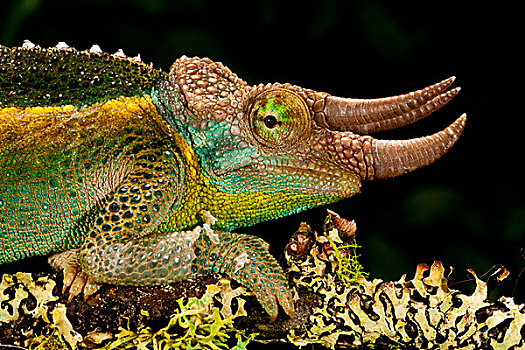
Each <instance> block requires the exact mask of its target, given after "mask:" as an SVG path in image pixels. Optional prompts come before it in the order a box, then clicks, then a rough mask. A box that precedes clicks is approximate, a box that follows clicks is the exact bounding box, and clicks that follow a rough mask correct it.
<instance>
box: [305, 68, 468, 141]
mask: <svg viewBox="0 0 525 350" xmlns="http://www.w3.org/2000/svg"><path fill="white" fill-rule="evenodd" d="M455 79H456V78H455V77H450V78H448V79H445V80H443V81H441V82H439V83H437V84H434V85H431V86H429V87H427V88H425V89H422V90H418V91H415V92H411V93H408V94H404V95H398V96H393V97H386V98H377V99H352V98H341V97H335V96H328V97H326V100H325V103H324V108H323V110H322V111H321V112H320V113H316V115H315V118H316V121H317V122H318V123H320V124H321V125H323V126H325V127H328V128H329V129H332V130H337V131H352V132H354V133H359V134H368V133H374V132H377V131H383V130H389V129H394V128H398V127H401V126H404V125H407V124H410V123H413V122H415V121H416V120H419V119H421V118H424V117H426V116H428V115H429V114H431V113H433V112H435V111H437V110H438V109H440V108H441V107H443V106H444V105H445V104H446V103H447V102H448V101H450V100H451V99H452V98H453V97H454V96H456V94H457V93H458V92H459V90H460V88H459V87H458V88H455V89H452V90H449V91H447V92H444V90H445V89H446V88H447V87H449V86H450V84H452V83H453V82H454V80H455Z"/></svg>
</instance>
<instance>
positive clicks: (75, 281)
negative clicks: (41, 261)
mask: <svg viewBox="0 0 525 350" xmlns="http://www.w3.org/2000/svg"><path fill="white" fill-rule="evenodd" d="M48 261H49V264H50V265H51V266H52V267H53V268H54V269H55V270H58V271H62V273H63V274H64V279H63V283H62V284H63V286H62V294H67V295H68V297H67V301H68V303H69V302H71V300H73V298H74V297H76V296H77V295H79V294H81V293H84V300H86V299H87V298H88V297H89V296H91V295H93V294H94V293H96V292H97V291H98V290H99V289H100V286H101V285H100V284H99V283H96V282H95V281H93V280H92V279H91V278H90V277H89V276H88V274H86V273H85V272H83V271H82V268H81V267H80V264H79V262H78V249H71V250H66V251H64V252H61V253H57V254H54V255H52V256H51V257H50V258H49V260H48ZM68 288H69V292H67V290H68Z"/></svg>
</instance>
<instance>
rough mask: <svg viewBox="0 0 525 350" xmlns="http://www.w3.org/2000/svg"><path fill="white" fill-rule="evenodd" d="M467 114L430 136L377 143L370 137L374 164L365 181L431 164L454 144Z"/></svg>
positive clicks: (383, 177) (463, 125)
mask: <svg viewBox="0 0 525 350" xmlns="http://www.w3.org/2000/svg"><path fill="white" fill-rule="evenodd" d="M466 121H467V116H466V114H463V115H461V116H460V117H459V118H458V119H457V120H456V121H455V122H454V123H452V124H451V125H449V126H448V127H447V128H445V129H444V130H442V131H439V132H437V133H435V134H433V135H429V136H424V137H418V138H415V139H410V140H376V139H374V138H372V141H371V149H370V152H371V153H372V157H371V158H372V159H373V164H372V165H371V166H369V167H368V171H367V174H368V176H367V177H368V178H369V179H373V178H377V179H385V178H390V177H395V176H398V175H402V174H405V173H407V172H409V171H412V170H415V169H418V168H421V167H423V166H426V165H429V164H430V163H432V162H434V161H435V160H437V159H438V158H440V157H441V156H442V155H444V154H445V153H447V152H448V150H449V149H450V148H451V147H452V146H453V145H454V143H456V141H457V139H458V138H459V136H460V135H461V133H462V132H463V129H464V128H465V123H466Z"/></svg>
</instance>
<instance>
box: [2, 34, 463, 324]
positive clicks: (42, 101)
mask: <svg viewBox="0 0 525 350" xmlns="http://www.w3.org/2000/svg"><path fill="white" fill-rule="evenodd" d="M454 79H455V77H451V78H449V79H445V80H443V81H441V82H439V83H436V84H433V85H430V86H428V87H426V88H424V89H421V90H417V91H415V92H411V93H408V94H402V95H396V96H393V97H386V98H378V99H357V98H342V97H337V96H332V95H331V94H329V93H325V92H317V91H314V90H311V89H307V88H302V87H300V86H296V85H292V84H288V83H284V84H282V83H269V84H258V85H249V84H248V83H247V82H245V81H244V80H242V79H241V78H239V77H238V76H237V75H236V74H234V73H233V72H232V71H231V70H230V69H229V68H227V67H226V66H225V65H223V64H222V63H220V62H215V61H213V60H211V59H209V58H199V57H186V56H182V57H180V58H179V59H177V60H176V61H175V62H174V63H173V65H172V66H171V68H170V69H169V71H168V72H165V71H163V70H162V69H156V68H153V66H152V65H151V64H149V65H148V64H146V63H144V62H143V61H142V60H141V58H140V56H137V57H128V56H126V55H125V54H124V52H123V51H122V50H119V51H117V52H116V53H115V54H109V53H106V52H103V51H102V50H101V49H100V47H99V46H97V45H93V46H92V47H91V48H90V49H88V50H83V51H80V50H76V49H74V48H72V47H69V46H68V45H67V44H65V43H63V42H61V43H59V44H57V45H56V46H54V47H49V48H42V47H40V46H38V45H35V44H33V43H31V42H30V41H27V40H26V41H25V42H24V44H23V45H22V46H19V47H6V46H0V264H4V263H10V262H14V261H18V260H20V259H24V258H26V257H31V256H37V255H52V258H50V261H59V262H60V263H57V265H59V266H60V268H62V269H63V270H64V287H68V288H70V293H71V295H73V296H76V295H78V294H80V293H81V292H82V291H83V292H84V293H85V294H88V292H90V293H91V292H93V291H94V290H95V289H96V287H97V286H99V285H101V284H104V283H107V284H116V285H159V284H166V283H170V282H173V281H178V280H184V279H191V278H195V277H197V276H201V275H206V274H213V273H217V274H225V275H227V276H229V277H231V278H232V279H234V280H237V281H238V282H239V283H241V284H242V285H244V286H246V287H247V288H248V289H249V290H250V291H251V292H253V294H254V295H255V296H256V297H257V300H258V301H259V302H260V304H261V305H262V307H263V308H264V310H266V312H267V313H268V315H269V316H270V318H271V319H272V320H275V318H276V317H277V315H278V313H279V308H281V309H282V311H284V312H285V313H286V314H287V315H289V316H290V317H293V315H294V300H293V297H292V292H291V291H290V288H289V286H288V283H287V280H286V277H285V274H284V272H283V269H282V267H281V266H280V265H279V263H278V262H277V259H275V258H274V257H273V256H272V255H271V253H270V252H269V245H268V244H267V243H266V242H265V241H264V240H263V239H261V238H259V237H256V236H253V235H246V234H242V233H235V232H234V231H235V230H237V229H239V228H242V227H246V226H249V225H253V224H256V223H259V222H262V221H265V220H271V219H275V218H279V217H283V216H287V215H290V214H293V213H297V212H300V211H304V210H307V209H309V208H313V207H317V206H321V205H326V204H330V203H334V202H336V201H339V200H342V199H344V198H348V197H350V196H352V195H354V194H356V193H358V192H359V191H360V186H361V182H362V181H363V180H371V179H384V178H391V177H395V176H398V175H402V174H404V173H407V172H409V171H412V170H415V169H417V168H420V167H423V166H426V165H428V164H430V163H432V162H434V161H435V160H436V159H438V158H440V157H441V156H442V155H443V154H445V153H446V152H447V151H448V150H449V149H450V148H451V147H452V146H453V145H454V143H455V142H456V141H457V140H458V138H459V136H460V135H461V133H462V131H463V129H464V126H465V123H466V115H465V114H462V115H461V116H460V117H459V118H458V119H457V120H455V121H454V122H453V123H452V124H450V125H449V126H448V127H446V128H445V129H443V130H441V131H438V132H436V133H434V134H431V135H429V136H423V137H418V138H414V139H409V140H382V139H377V138H374V137H372V136H370V135H369V134H372V133H375V132H379V131H383V130H389V129H393V128H398V127H401V126H404V125H407V124H409V123H413V122H415V121H417V120H419V119H421V118H423V117H426V116H428V115H429V114H431V113H433V112H434V111H436V110H438V109H440V108H441V107H442V106H443V105H445V104H446V103H447V102H449V101H450V100H451V99H452V98H453V97H454V96H455V95H456V94H457V93H458V92H459V88H453V89H448V87H449V86H450V85H451V84H452V83H453V81H454ZM53 257H56V260H52V259H53Z"/></svg>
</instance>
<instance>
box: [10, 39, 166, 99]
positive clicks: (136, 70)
mask: <svg viewBox="0 0 525 350" xmlns="http://www.w3.org/2000/svg"><path fill="white" fill-rule="evenodd" d="M0 68H2V70H1V72H0V74H1V77H0V78H1V80H2V82H3V85H2V89H1V90H0V106H6V107H9V106H12V107H35V106H61V105H68V104H71V105H77V106H78V105H88V104H91V103H94V102H99V101H104V100H108V99H112V98H118V97H127V96H135V95H143V94H148V93H151V92H152V90H154V89H157V88H159V86H160V85H161V83H162V81H166V80H167V74H166V73H165V72H163V71H162V70H160V69H154V68H153V65H152V64H149V65H148V64H145V63H144V62H142V60H141V59H140V55H138V56H136V57H129V56H127V55H126V54H125V53H124V51H123V50H118V51H117V52H115V53H114V54H110V53H106V52H104V51H103V50H102V49H101V48H100V46H98V45H93V46H91V48H89V49H87V50H83V51H79V50H76V49H75V48H73V47H70V46H69V45H67V44H66V43H64V42H59V43H58V44H57V45H55V46H53V47H48V48H42V47H41V46H39V45H35V44H34V43H32V42H31V41H29V40H25V41H24V43H23V44H22V45H21V46H19V47H12V48H11V47H6V46H0Z"/></svg>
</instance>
